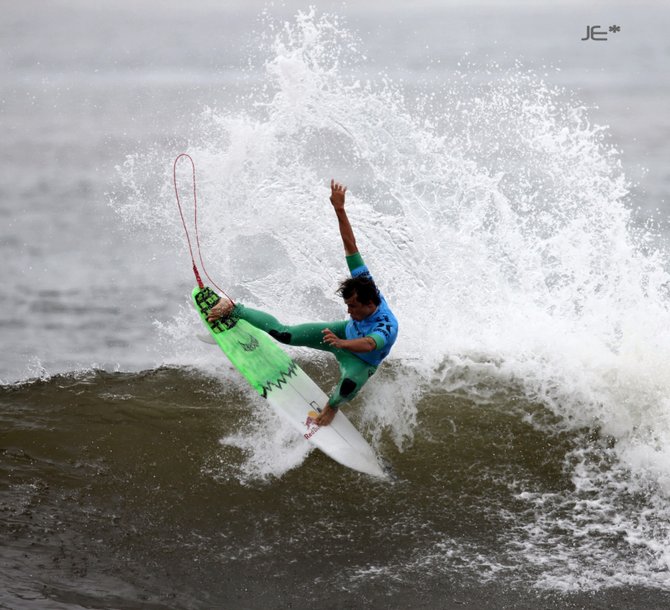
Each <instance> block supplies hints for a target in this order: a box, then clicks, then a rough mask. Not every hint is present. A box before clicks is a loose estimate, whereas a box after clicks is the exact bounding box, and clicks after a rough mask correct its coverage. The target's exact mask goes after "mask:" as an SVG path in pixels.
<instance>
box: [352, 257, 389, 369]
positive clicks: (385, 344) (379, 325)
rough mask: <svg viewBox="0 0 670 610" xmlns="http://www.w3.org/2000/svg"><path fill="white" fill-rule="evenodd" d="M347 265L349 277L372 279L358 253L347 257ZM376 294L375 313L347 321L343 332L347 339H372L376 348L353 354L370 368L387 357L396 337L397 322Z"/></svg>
mask: <svg viewBox="0 0 670 610" xmlns="http://www.w3.org/2000/svg"><path fill="white" fill-rule="evenodd" d="M347 265H348V266H349V271H350V272H351V277H360V276H363V277H367V278H369V279H372V274H371V273H370V270H369V269H368V268H367V266H366V265H365V263H364V262H363V257H362V256H361V255H360V253H358V252H356V254H351V255H349V256H347ZM378 294H379V298H380V299H381V303H380V304H379V305H378V307H377V309H376V310H375V312H374V313H372V314H370V315H369V316H368V317H367V318H365V319H363V320H360V321H357V320H349V321H348V322H347V326H346V330H345V332H346V335H347V339H361V338H362V337H370V338H372V340H373V341H374V342H375V345H376V346H377V347H376V348H375V349H374V350H372V351H371V352H365V353H358V352H356V353H354V355H355V356H357V357H358V358H360V359H361V360H363V361H364V362H367V363H368V364H371V365H372V366H379V363H380V362H381V361H382V360H384V358H386V356H388V355H389V352H390V351H391V347H393V344H394V343H395V340H396V338H397V337H398V320H396V317H395V316H394V315H393V312H392V311H391V308H390V307H389V306H388V303H387V302H386V299H385V298H384V297H383V295H382V293H381V292H379V291H378Z"/></svg>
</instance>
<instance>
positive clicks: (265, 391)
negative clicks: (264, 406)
mask: <svg viewBox="0 0 670 610" xmlns="http://www.w3.org/2000/svg"><path fill="white" fill-rule="evenodd" d="M297 368H298V365H297V364H296V363H295V362H293V361H291V365H290V366H289V368H288V370H287V371H285V372H282V374H281V377H279V378H278V379H277V380H276V381H270V382H269V383H267V384H264V385H263V391H262V392H261V396H262V397H263V398H267V397H268V392H269V391H270V390H272V388H273V386H274V387H276V388H277V389H278V390H281V387H282V385H284V384H287V383H288V380H289V378H291V377H295V375H296V370H297Z"/></svg>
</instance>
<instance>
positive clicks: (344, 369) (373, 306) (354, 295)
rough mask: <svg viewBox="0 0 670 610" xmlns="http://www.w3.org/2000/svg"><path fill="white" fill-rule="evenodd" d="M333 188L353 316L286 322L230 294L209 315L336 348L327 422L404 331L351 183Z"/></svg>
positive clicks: (343, 291)
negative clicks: (361, 231) (362, 234)
mask: <svg viewBox="0 0 670 610" xmlns="http://www.w3.org/2000/svg"><path fill="white" fill-rule="evenodd" d="M330 189H331V196H330V202H331V204H332V205H333V209H334V210H335V214H336V215H337V220H338V224H339V228H340V236H341V237H342V243H343V244H344V252H345V255H346V260H347V266H348V267H349V271H350V273H351V277H350V278H348V279H346V280H344V281H343V282H342V283H341V284H340V287H339V289H338V291H337V292H338V294H339V295H340V296H341V297H342V298H343V299H344V303H345V304H346V306H347V311H348V313H349V316H350V317H351V319H350V320H342V321H337V322H331V323H322V322H311V323H306V324H297V325H294V326H286V325H284V324H282V323H281V322H279V321H278V320H277V319H276V318H274V317H273V316H271V315H269V314H267V313H265V312H263V311H259V310H256V309H251V308H249V307H245V306H244V305H242V304H241V303H237V304H233V302H232V301H230V300H229V299H227V298H225V297H222V298H221V300H220V301H219V302H218V303H217V304H216V305H214V306H213V307H212V309H211V310H210V312H209V315H208V317H207V319H208V320H209V321H214V320H217V319H219V318H222V317H228V316H233V317H235V318H238V319H240V318H241V319H244V320H246V321H247V322H249V323H250V324H252V325H253V326H255V327H256V328H259V329H261V330H263V331H265V332H266V333H268V334H269V335H270V336H271V337H274V338H275V339H276V340H277V341H279V342H280V343H284V344H286V345H295V346H307V347H312V348H314V349H320V350H324V351H328V352H330V353H332V354H333V355H334V356H335V358H336V359H337V362H338V364H339V366H340V379H339V382H338V384H337V387H336V389H335V391H334V392H333V393H332V394H331V395H330V397H329V399H328V403H327V404H326V405H325V406H324V408H323V409H322V410H321V413H320V414H319V416H318V417H317V418H316V423H317V424H319V425H320V426H327V425H328V424H329V423H330V422H331V421H332V420H333V418H334V417H335V414H336V413H337V410H338V408H339V406H340V405H341V404H342V403H344V402H347V401H350V400H351V399H353V398H354V396H356V394H358V392H359V391H360V389H361V388H362V387H363V385H364V384H365V382H366V381H367V380H368V379H369V378H370V377H371V376H372V375H373V374H374V373H375V371H376V370H377V367H378V366H379V364H380V363H381V362H382V360H383V359H384V358H386V356H388V354H389V352H390V351H391V347H392V346H393V344H394V343H395V340H396V338H397V336H398V321H397V320H396V318H395V316H394V315H393V312H392V311H391V309H390V308H389V306H388V304H387V303H386V300H385V299H384V297H383V296H382V294H381V293H380V292H379V290H378V288H377V286H376V284H375V282H374V280H373V279H372V275H371V274H370V271H369V270H368V268H367V266H366V265H365V263H364V262H363V258H362V256H361V255H360V253H359V252H358V247H357V246H356V239H355V237H354V232H353V229H352V228H351V224H350V222H349V218H348V217H347V213H346V211H345V209H344V202H345V194H346V191H347V188H346V187H345V186H343V185H341V184H339V183H337V182H335V181H334V180H331V182H330Z"/></svg>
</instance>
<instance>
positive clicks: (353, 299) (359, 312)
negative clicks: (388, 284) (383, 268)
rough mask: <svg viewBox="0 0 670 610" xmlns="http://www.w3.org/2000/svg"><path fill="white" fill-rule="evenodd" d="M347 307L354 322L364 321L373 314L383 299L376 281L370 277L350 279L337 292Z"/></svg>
mask: <svg viewBox="0 0 670 610" xmlns="http://www.w3.org/2000/svg"><path fill="white" fill-rule="evenodd" d="M337 294H339V295H340V296H341V297H342V298H343V299H344V302H345V303H346V305H347V310H348V311H349V315H350V316H351V317H352V319H354V320H357V321H358V320H364V319H365V318H367V317H368V316H369V315H371V314H373V313H374V312H375V310H376V309H377V307H378V306H379V304H380V303H381V299H380V298H379V291H378V290H377V286H376V285H375V283H374V281H373V280H372V279H371V278H369V277H362V276H358V277H350V278H347V279H346V280H344V281H343V282H342V283H341V284H340V287H339V288H338V290H337Z"/></svg>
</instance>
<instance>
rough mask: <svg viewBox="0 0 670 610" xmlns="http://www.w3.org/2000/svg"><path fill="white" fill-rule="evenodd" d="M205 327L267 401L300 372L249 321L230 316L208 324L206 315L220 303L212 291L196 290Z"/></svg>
mask: <svg viewBox="0 0 670 610" xmlns="http://www.w3.org/2000/svg"><path fill="white" fill-rule="evenodd" d="M191 295H192V297H193V301H194V303H195V306H196V309H197V310H198V313H199V314H200V317H201V318H202V320H203V322H204V323H205V325H206V326H207V327H208V328H209V331H210V333H211V334H212V336H213V337H214V339H215V341H216V342H217V344H218V345H219V347H220V348H221V349H222V350H223V352H224V353H225V354H226V356H228V359H229V360H230V361H231V362H232V364H233V365H234V366H235V368H236V369H237V370H238V371H240V373H242V375H243V376H244V378H245V379H246V380H247V381H248V382H249V383H250V384H251V386H252V387H253V388H254V389H255V390H256V391H257V392H258V393H259V394H260V395H261V396H262V397H263V398H266V397H267V394H268V392H269V391H271V390H272V389H273V388H281V386H282V385H283V384H284V383H285V382H286V380H287V379H289V378H290V377H292V376H293V375H294V374H295V372H296V369H297V365H296V364H295V362H294V361H293V360H292V359H291V358H290V357H289V355H288V354H286V352H284V350H282V349H281V348H280V347H279V346H278V345H276V344H275V343H274V341H273V340H272V339H271V338H270V337H269V336H268V335H267V334H266V333H264V332H263V331H262V330H259V329H257V328H255V327H254V326H252V325H251V324H249V323H248V322H247V321H246V320H240V319H235V318H234V317H232V316H231V317H229V318H227V319H226V320H223V321H222V320H216V321H215V322H209V321H208V320H207V314H208V313H209V310H210V309H211V308H212V307H213V306H214V305H215V304H216V303H217V302H218V300H219V295H218V294H216V293H215V292H214V291H213V290H212V289H211V288H208V287H205V288H194V289H193V292H192V293H191Z"/></svg>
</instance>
